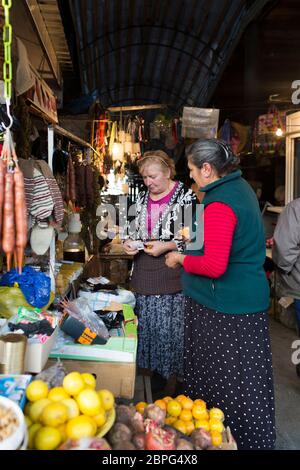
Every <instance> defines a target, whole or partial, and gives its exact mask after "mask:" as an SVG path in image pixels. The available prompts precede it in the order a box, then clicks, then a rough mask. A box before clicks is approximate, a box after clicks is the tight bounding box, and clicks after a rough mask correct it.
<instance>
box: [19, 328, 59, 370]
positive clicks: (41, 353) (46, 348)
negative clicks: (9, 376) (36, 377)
mask: <svg viewBox="0 0 300 470" xmlns="http://www.w3.org/2000/svg"><path fill="white" fill-rule="evenodd" d="M57 333H58V327H56V328H55V330H54V332H53V333H52V335H51V336H50V337H49V339H48V341H46V343H44V344H42V343H39V342H33V341H30V340H29V341H28V342H27V347H26V353H25V372H30V373H33V374H38V373H39V372H41V371H42V370H43V369H44V366H45V364H46V362H47V359H48V357H49V354H50V351H51V349H52V348H53V346H54V344H55V340H56V336H57Z"/></svg>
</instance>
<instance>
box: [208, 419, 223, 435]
mask: <svg viewBox="0 0 300 470" xmlns="http://www.w3.org/2000/svg"><path fill="white" fill-rule="evenodd" d="M209 425H210V430H211V431H218V432H220V433H222V432H223V431H224V426H223V423H222V421H220V420H219V419H211V420H210V421H209Z"/></svg>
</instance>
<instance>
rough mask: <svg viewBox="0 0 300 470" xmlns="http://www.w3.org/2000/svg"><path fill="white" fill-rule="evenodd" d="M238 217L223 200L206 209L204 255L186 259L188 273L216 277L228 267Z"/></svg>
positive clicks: (185, 265) (184, 265)
mask: <svg viewBox="0 0 300 470" xmlns="http://www.w3.org/2000/svg"><path fill="white" fill-rule="evenodd" d="M236 223H237V217H236V215H235V213H234V212H233V210H232V209H231V208H230V207H229V206H227V205H226V204H223V203H221V202H213V203H211V204H209V205H208V206H206V208H205V209H204V255H202V256H190V255H187V256H186V257H185V259H184V263H183V267H184V269H185V271H186V272H187V273H190V274H198V275H200V276H207V277H211V278H214V279H217V278H218V277H220V276H222V275H223V274H224V273H225V271H226V268H227V265H228V259H229V254H230V249H231V245H232V239H233V234H234V230H235V226H236Z"/></svg>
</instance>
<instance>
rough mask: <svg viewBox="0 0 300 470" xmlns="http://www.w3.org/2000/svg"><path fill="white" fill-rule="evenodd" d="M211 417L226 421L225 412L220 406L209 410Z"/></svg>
mask: <svg viewBox="0 0 300 470" xmlns="http://www.w3.org/2000/svg"><path fill="white" fill-rule="evenodd" d="M209 417H210V419H219V420H220V421H224V418H225V416H224V413H223V411H222V410H220V408H211V409H210V410H209Z"/></svg>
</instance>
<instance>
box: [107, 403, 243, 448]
mask: <svg viewBox="0 0 300 470" xmlns="http://www.w3.org/2000/svg"><path fill="white" fill-rule="evenodd" d="M223 421H224V414H223V412H222V410H220V409H219V408H212V409H210V410H207V408H206V404H205V402H204V401H203V400H200V399H199V400H195V401H193V400H191V399H189V398H188V397H185V396H183V395H180V396H178V397H176V399H173V398H171V397H165V398H164V399H162V400H157V401H156V402H155V403H152V404H147V403H145V402H139V403H138V404H137V405H135V406H133V405H130V406H126V405H117V406H116V420H115V423H114V425H113V426H112V428H111V429H110V431H109V432H108V434H107V435H106V436H105V439H106V442H107V443H108V444H109V446H110V447H111V449H112V450H235V449H236V448H237V446H236V443H235V441H234V439H233V437H232V435H231V432H230V429H229V428H226V429H225V427H224V424H223Z"/></svg>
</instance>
